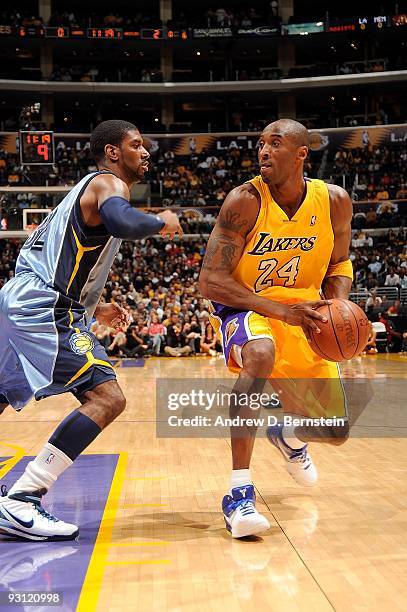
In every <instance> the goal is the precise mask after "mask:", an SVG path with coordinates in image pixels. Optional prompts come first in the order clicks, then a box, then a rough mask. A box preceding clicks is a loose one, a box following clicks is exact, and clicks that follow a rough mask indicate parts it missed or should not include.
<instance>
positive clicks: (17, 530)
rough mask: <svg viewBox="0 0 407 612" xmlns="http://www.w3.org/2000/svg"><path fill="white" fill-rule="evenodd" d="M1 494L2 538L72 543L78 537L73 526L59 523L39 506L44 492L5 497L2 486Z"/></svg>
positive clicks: (76, 529)
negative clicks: (5, 536)
mask: <svg viewBox="0 0 407 612" xmlns="http://www.w3.org/2000/svg"><path fill="white" fill-rule="evenodd" d="M1 493H2V497H0V533H2V534H3V535H8V536H14V537H18V538H22V539H24V540H36V541H41V542H43V541H48V542H57V541H60V540H75V539H76V538H77V537H78V534H79V529H78V527H77V526H76V525H71V524H70V523H64V522H63V521H60V520H59V519H57V518H56V517H55V516H53V515H52V514H50V513H49V512H47V511H46V510H44V508H43V507H42V506H41V497H42V495H43V494H44V493H45V490H42V491H34V492H32V493H26V492H23V491H19V492H17V493H13V494H12V495H8V494H7V490H6V487H5V486H4V485H3V486H2V487H1Z"/></svg>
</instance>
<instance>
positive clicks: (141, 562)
mask: <svg viewBox="0 0 407 612" xmlns="http://www.w3.org/2000/svg"><path fill="white" fill-rule="evenodd" d="M164 563H171V559H137V560H135V561H108V562H107V565H162V564H164Z"/></svg>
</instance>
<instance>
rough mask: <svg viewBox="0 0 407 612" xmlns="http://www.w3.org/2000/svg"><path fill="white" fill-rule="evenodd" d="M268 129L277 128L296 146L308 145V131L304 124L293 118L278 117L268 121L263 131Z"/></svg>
mask: <svg viewBox="0 0 407 612" xmlns="http://www.w3.org/2000/svg"><path fill="white" fill-rule="evenodd" d="M270 129H278V131H280V132H282V134H284V135H285V136H288V137H289V138H290V139H291V140H292V141H293V142H294V143H295V144H296V145H297V146H298V147H302V146H305V147H309V133H308V130H307V128H306V127H305V125H303V124H302V123H300V122H299V121H295V119H278V120H277V121H274V122H273V123H269V125H267V126H266V127H265V128H264V130H263V132H265V131H266V130H270Z"/></svg>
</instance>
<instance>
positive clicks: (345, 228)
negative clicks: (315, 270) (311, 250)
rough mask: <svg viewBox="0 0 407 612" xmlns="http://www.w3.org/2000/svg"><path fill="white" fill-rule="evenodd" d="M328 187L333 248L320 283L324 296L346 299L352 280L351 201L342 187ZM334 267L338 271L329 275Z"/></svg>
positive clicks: (333, 270)
mask: <svg viewBox="0 0 407 612" xmlns="http://www.w3.org/2000/svg"><path fill="white" fill-rule="evenodd" d="M328 189H329V198H330V203H331V223H332V229H333V232H334V248H333V251H332V255H331V261H330V263H329V268H328V271H327V274H326V276H325V279H324V281H323V283H322V290H323V293H324V296H325V297H326V298H344V299H345V300H347V299H348V297H349V291H350V288H351V286H352V280H353V274H352V265H351V263H350V261H349V245H350V240H351V235H352V232H351V221H352V214H353V207H352V201H351V199H350V197H349V195H348V193H347V192H346V191H345V190H344V189H342V187H338V186H337V185H329V186H328ZM345 262H347V263H345ZM340 264H342V265H340ZM335 269H336V272H338V273H337V274H333V275H332V276H330V274H332V273H334V272H335ZM341 271H342V272H343V275H342V274H341ZM345 272H346V274H345Z"/></svg>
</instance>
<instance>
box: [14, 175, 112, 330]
mask: <svg viewBox="0 0 407 612" xmlns="http://www.w3.org/2000/svg"><path fill="white" fill-rule="evenodd" d="M99 174H105V172H103V173H101V172H93V173H92V174H88V175H87V176H85V177H84V178H83V179H82V180H81V181H80V182H79V183H78V184H77V185H76V186H75V187H74V188H73V189H72V190H71V191H70V192H69V193H68V195H67V196H66V197H65V198H64V199H63V200H62V202H61V203H60V204H59V205H58V206H57V207H56V208H55V209H54V210H53V211H52V213H51V214H50V215H48V217H47V218H46V219H45V220H44V221H43V222H42V223H41V225H40V226H39V227H38V228H37V229H36V230H35V232H34V233H33V234H32V235H31V236H30V237H29V238H28V240H27V241H26V242H25V244H24V245H23V247H22V249H21V251H20V255H19V257H18V259H17V265H16V276H19V275H22V274H25V273H27V272H31V273H34V274H35V275H36V276H37V277H39V278H40V279H41V281H42V282H43V283H44V284H45V285H46V286H48V287H49V288H51V289H53V290H54V291H56V292H58V293H59V294H61V295H62V296H65V297H67V298H69V299H70V300H72V303H74V302H75V303H77V304H78V303H79V304H80V305H81V306H83V308H84V309H85V310H86V316H87V319H88V321H89V320H90V318H91V317H92V316H93V313H94V311H95V308H96V306H97V304H98V302H99V299H100V296H101V293H102V291H103V288H104V286H105V283H106V279H107V276H108V273H109V269H110V267H111V265H112V263H113V260H114V258H115V256H116V254H117V251H118V250H119V247H120V244H121V240H119V239H118V238H113V237H112V236H110V235H108V234H107V233H106V230H105V228H104V226H103V225H100V226H98V227H93V228H90V227H86V226H85V224H84V222H83V219H82V213H81V209H80V199H81V197H82V195H83V193H84V191H85V189H86V187H87V186H88V184H89V183H90V181H91V180H92V179H93V178H94V177H95V176H97V175H99Z"/></svg>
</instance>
